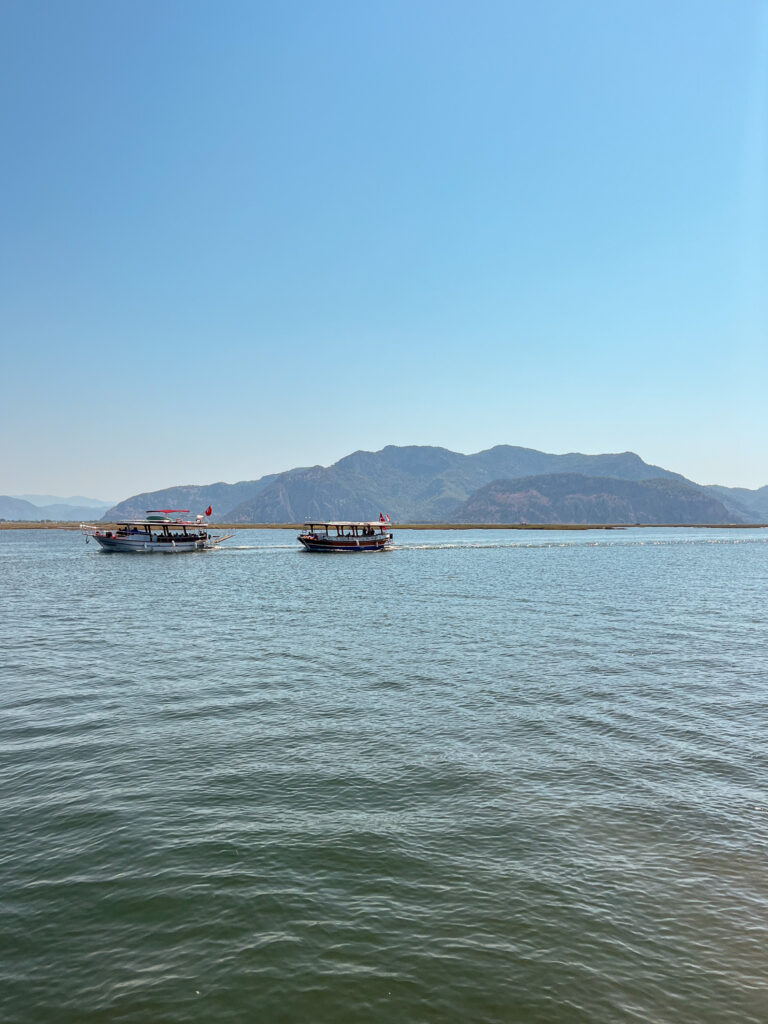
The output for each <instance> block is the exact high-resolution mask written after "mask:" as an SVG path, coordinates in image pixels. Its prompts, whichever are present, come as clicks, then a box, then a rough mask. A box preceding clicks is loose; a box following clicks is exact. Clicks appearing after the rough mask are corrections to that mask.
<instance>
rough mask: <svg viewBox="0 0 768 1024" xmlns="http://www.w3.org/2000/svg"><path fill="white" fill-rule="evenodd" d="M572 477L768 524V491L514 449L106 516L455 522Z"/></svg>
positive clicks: (726, 518)
mask: <svg viewBox="0 0 768 1024" xmlns="http://www.w3.org/2000/svg"><path fill="white" fill-rule="evenodd" d="M563 474H577V475H580V476H584V477H590V478H600V479H614V480H624V481H628V482H632V481H634V482H639V481H644V480H650V479H657V480H669V481H676V482H678V483H681V484H685V485H687V486H689V487H691V488H693V489H694V490H695V491H696V493H698V494H699V495H702V496H704V497H707V498H708V499H710V501H711V502H713V504H712V505H710V506H708V507H710V508H711V509H712V510H714V509H718V510H720V511H719V515H720V520H719V521H721V522H733V521H737V522H738V521H748V522H768V487H764V488H761V489H759V490H756V491H749V490H746V489H744V488H727V487H699V486H698V485H696V484H694V483H692V482H691V481H690V480H686V479H685V477H682V476H680V474H679V473H673V472H670V471H669V470H667V469H663V468H662V467H661V466H654V465H650V464H649V463H647V462H644V461H643V460H642V459H641V458H640V457H639V456H638V455H635V454H634V453H633V452H621V453H616V454H606V455H581V454H579V453H577V452H573V453H570V454H568V455H550V454H548V453H546V452H540V451H536V450H535V449H532V448H519V447H515V446H513V445H498V446H496V447H495V448H489V449H487V450H486V451H482V452H476V453H475V454H474V455H462V454H460V453H458V452H452V451H449V450H448V449H447V448H435V447H429V446H423V445H411V446H407V447H396V446H394V445H389V446H387V447H386V448H383V449H381V451H378V452H364V451H359V452H354V453H353V454H352V455H347V456H346V457H345V458H343V459H340V460H339V461H338V462H336V463H334V464H333V465H332V466H328V467H324V466H313V467H311V468H306V469H292V470H288V471H287V472H285V473H276V474H272V475H270V476H265V477H262V478H261V479H259V480H244V481H241V482H240V483H237V484H226V483H216V484H206V485H187V486H182V487H169V488H167V489H165V490H162V491H150V492H146V493H144V494H139V495H135V496H134V497H132V498H129V499H127V500H126V501H122V502H120V504H119V505H117V506H115V507H114V508H113V509H110V510H109V511H108V512H107V513H106V515H105V516H104V517H103V518H104V521H107V522H109V521H114V520H115V519H116V518H130V517H133V516H141V515H143V514H144V512H145V511H146V510H147V509H149V508H188V509H190V511H191V512H193V513H194V512H201V511H202V510H203V509H205V508H207V506H208V505H211V506H212V507H213V517H214V519H215V520H216V521H217V522H232V523H280V522H302V521H304V520H305V519H308V518H312V517H314V518H317V519H322V518H328V519H367V518H369V517H371V516H376V515H378V513H379V512H382V511H383V512H388V513H389V514H390V516H392V519H393V520H395V521H399V522H446V521H449V520H450V519H452V518H453V517H454V515H455V514H456V510H457V508H458V507H459V506H462V505H463V503H465V502H467V500H468V499H469V498H470V496H471V495H474V494H475V492H477V491H478V490H479V489H481V488H483V487H485V486H487V485H488V484H490V483H492V482H494V481H499V480H505V481H509V480H513V479H520V478H529V477H542V476H552V475H563ZM607 507H608V506H606V508H607ZM702 508H703V506H702ZM489 514H490V513H489ZM606 514H607V513H606ZM713 514H714V512H713ZM480 521H481V520H480ZM633 521H635V520H633ZM686 521H688V520H686ZM702 521H704V520H702Z"/></svg>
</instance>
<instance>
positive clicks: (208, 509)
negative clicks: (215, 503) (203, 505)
mask: <svg viewBox="0 0 768 1024" xmlns="http://www.w3.org/2000/svg"><path fill="white" fill-rule="evenodd" d="M205 514H206V515H207V516H209V515H210V514H211V506H210V505H209V506H208V508H207V509H206V510H205Z"/></svg>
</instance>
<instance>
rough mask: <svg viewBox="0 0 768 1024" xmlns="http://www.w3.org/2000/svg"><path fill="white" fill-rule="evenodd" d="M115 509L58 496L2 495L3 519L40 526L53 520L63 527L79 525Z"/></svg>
mask: <svg viewBox="0 0 768 1024" xmlns="http://www.w3.org/2000/svg"><path fill="white" fill-rule="evenodd" d="M111 505H112V502H111V501H99V499H98V498H85V497H82V496H81V495H76V496H74V497H72V498H59V497H58V496H57V495H55V494H17V495H11V494H0V519H10V520H16V521H22V522H25V523H40V522H43V521H45V520H52V521H54V522H60V523H77V522H80V521H81V520H83V519H89V518H91V517H92V516H100V515H103V513H104V511H105V510H106V509H108V508H109V507H110V506H111Z"/></svg>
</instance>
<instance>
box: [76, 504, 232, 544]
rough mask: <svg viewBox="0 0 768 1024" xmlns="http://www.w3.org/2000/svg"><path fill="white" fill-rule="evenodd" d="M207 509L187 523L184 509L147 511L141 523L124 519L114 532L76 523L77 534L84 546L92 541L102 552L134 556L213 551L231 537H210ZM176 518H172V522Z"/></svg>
mask: <svg viewBox="0 0 768 1024" xmlns="http://www.w3.org/2000/svg"><path fill="white" fill-rule="evenodd" d="M210 514H211V509H210V506H209V507H208V510H207V512H206V513H205V514H204V515H199V516H195V519H194V521H193V520H191V519H182V518H179V516H184V515H187V516H188V515H189V509H187V508H165V509H150V510H149V512H147V513H146V517H145V518H144V519H126V520H123V521H122V522H119V523H117V524H116V528H115V529H111V528H107V527H104V526H92V525H91V524H89V523H80V532H81V533H83V534H84V535H85V540H86V543H87V542H88V541H89V540H91V539H93V540H95V541H96V543H97V544H99V545H100V547H102V548H103V549H104V550H105V551H115V552H117V551H120V552H136V553H137V554H163V555H173V554H183V553H184V552H187V551H203V550H205V549H206V548H213V547H215V546H216V545H217V544H221V542H222V541H225V540H228V539H229V538H230V537H232V536H234V535H233V534H231V533H228V534H225V535H221V534H212V533H210V531H209V529H208V524H207V522H206V518H207V516H209V515H210ZM173 516H176V518H172V517H173Z"/></svg>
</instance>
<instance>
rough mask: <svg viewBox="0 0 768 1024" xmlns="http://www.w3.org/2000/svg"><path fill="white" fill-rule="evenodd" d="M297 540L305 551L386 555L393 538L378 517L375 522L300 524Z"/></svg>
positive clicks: (387, 524)
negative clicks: (302, 525)
mask: <svg viewBox="0 0 768 1024" xmlns="http://www.w3.org/2000/svg"><path fill="white" fill-rule="evenodd" d="M298 539H299V541H301V543H302V544H303V545H304V547H305V549H306V550H307V551H328V552H334V551H355V552H357V551H386V550H388V549H389V548H391V547H392V541H393V539H394V535H393V534H392V533H390V531H389V519H384V518H383V517H382V518H381V519H380V521H379V522H376V521H373V522H333V523H318V522H310V523H304V531H303V533H300V534H299V536H298Z"/></svg>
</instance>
